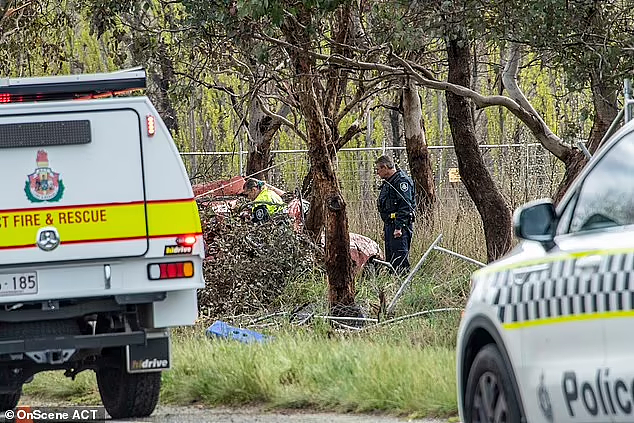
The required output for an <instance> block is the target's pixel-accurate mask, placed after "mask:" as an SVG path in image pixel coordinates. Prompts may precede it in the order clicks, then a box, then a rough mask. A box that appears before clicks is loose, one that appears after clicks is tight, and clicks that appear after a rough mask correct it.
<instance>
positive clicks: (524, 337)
mask: <svg viewBox="0 0 634 423" xmlns="http://www.w3.org/2000/svg"><path fill="white" fill-rule="evenodd" d="M633 103H634V101H632V100H627V105H626V112H625V124H624V125H623V126H622V127H621V128H620V129H619V130H618V131H617V132H616V133H615V134H614V135H613V136H612V137H611V138H610V140H609V141H607V142H606V143H605V145H604V146H603V147H602V148H601V149H600V150H599V151H598V152H597V153H596V154H595V156H593V157H592V159H591V160H590V161H589V163H588V165H587V166H586V168H585V169H584V171H583V172H582V174H581V175H580V176H579V177H578V178H577V179H576V181H575V182H574V184H573V185H572V186H571V188H570V189H569V191H568V192H567V194H566V196H565V197H564V198H563V199H562V201H561V202H560V204H559V205H558V206H557V207H555V206H554V205H553V203H552V202H551V201H549V200H539V201H535V202H532V203H529V204H526V205H525V206H523V207H521V208H520V209H518V210H517V211H516V212H515V215H514V230H515V234H516V236H517V237H518V238H520V239H521V240H522V242H521V243H520V244H519V245H518V246H517V248H516V249H515V250H514V251H512V252H511V253H510V254H509V255H508V256H507V257H505V258H503V259H501V260H499V261H497V262H495V263H492V264H490V265H489V266H487V267H484V268H482V269H480V270H479V271H477V272H475V273H474V274H473V276H472V279H471V284H472V287H471V289H472V290H471V295H470V298H469V301H468V303H467V306H466V309H465V314H464V316H463V319H462V322H461V324H460V329H459V335H458V346H457V385H458V403H459V411H460V416H461V419H462V422H464V423H472V422H478V423H480V422H482V423H483V422H487V423H493V422H510V423H515V422H518V423H519V422H530V423H540V422H544V423H563V422H584V423H587V422H634V337H633V336H632V333H633V331H634V121H633V120H632V119H631V117H632V110H631V109H632V104H633ZM628 108H629V110H627V109H628Z"/></svg>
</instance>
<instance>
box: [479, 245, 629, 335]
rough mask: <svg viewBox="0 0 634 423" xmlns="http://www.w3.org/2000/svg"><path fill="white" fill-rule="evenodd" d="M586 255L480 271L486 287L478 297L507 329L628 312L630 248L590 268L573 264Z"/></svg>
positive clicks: (602, 259) (607, 256)
mask: <svg viewBox="0 0 634 423" xmlns="http://www.w3.org/2000/svg"><path fill="white" fill-rule="evenodd" d="M587 257H588V256H587V255H586V256H584V257H575V256H574V255H567V256H565V257H562V259H561V260H558V261H552V262H544V263H537V264H535V263H531V264H529V265H527V266H524V267H514V268H511V269H508V268H506V269H500V270H499V271H498V272H494V273H489V274H484V275H482V276H481V278H482V280H481V281H482V282H484V283H487V284H488V285H489V286H490V289H489V290H487V294H486V298H484V299H483V300H484V302H486V303H488V304H491V305H493V306H495V307H496V308H497V315H498V319H499V321H500V323H502V325H503V326H504V327H505V328H506V329H516V328H520V327H527V326H532V325H539V324H544V323H556V322H558V321H567V320H582V319H591V318H602V317H611V316H610V315H613V316H614V317H617V316H622V315H625V314H626V313H629V312H632V310H634V283H631V282H630V279H631V278H632V276H631V275H632V273H633V272H634V252H628V253H621V254H605V255H602V256H601V257H600V258H599V260H600V262H598V263H597V265H598V267H597V268H595V269H592V271H590V270H589V269H587V268H580V267H578V266H577V264H578V263H579V262H580V261H582V260H584V259H587ZM633 315H634V313H633Z"/></svg>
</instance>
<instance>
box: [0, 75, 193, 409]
mask: <svg viewBox="0 0 634 423" xmlns="http://www.w3.org/2000/svg"><path fill="white" fill-rule="evenodd" d="M145 84H146V75H145V71H144V70H142V69H131V70H127V71H121V72H114V73H104V74H92V75H72V76H55V77H42V78H18V79H10V78H7V79H0V181H2V191H1V194H0V409H1V410H8V409H11V408H13V407H15V406H16V404H17V403H18V401H19V398H20V395H21V391H22V385H23V384H24V383H27V382H29V381H30V380H32V378H33V376H34V375H35V374H36V373H38V372H41V371H46V370H60V369H61V370H65V375H66V376H69V377H74V376H75V375H77V374H78V373H79V372H81V371H84V370H93V371H95V373H96V377H97V383H98V386H99V392H100V394H101V398H102V401H103V404H104V406H105V408H106V410H107V411H108V413H109V414H110V415H111V416H112V417H114V418H126V417H134V416H147V415H149V414H151V413H152V411H153V410H154V408H155V406H156V403H157V401H158V396H159V390H160V386H161V371H162V370H165V369H168V368H169V367H170V364H171V363H170V362H171V356H170V329H169V328H170V327H174V326H181V325H191V324H193V323H194V321H195V320H196V318H197V297H196V291H197V289H199V288H202V287H203V286H204V280H203V275H202V259H203V256H204V250H203V239H202V234H201V224H200V219H199V216H198V209H197V205H196V202H195V201H194V199H193V193H192V188H191V185H190V182H189V179H188V176H187V173H186V171H185V167H184V166H183V163H182V161H181V158H180V155H179V153H178V150H177V149H176V146H175V144H174V141H173V140H172V137H171V136H170V133H169V131H168V129H167V128H166V126H165V124H164V123H163V121H162V120H161V118H160V117H159V115H158V113H157V111H156V110H155V108H154V107H153V106H152V104H151V102H150V101H149V99H148V98H147V97H145V96H141V95H138V96H135V95H124V94H131V93H132V94H134V93H135V92H137V91H138V90H142V89H144V88H145Z"/></svg>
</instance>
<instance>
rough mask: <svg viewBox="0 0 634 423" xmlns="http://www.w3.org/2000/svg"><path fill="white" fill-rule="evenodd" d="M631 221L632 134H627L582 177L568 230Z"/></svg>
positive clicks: (633, 189)
mask: <svg viewBox="0 0 634 423" xmlns="http://www.w3.org/2000/svg"><path fill="white" fill-rule="evenodd" d="M631 224H634V133H629V134H627V135H626V136H625V137H624V138H622V139H621V140H620V141H619V142H618V144H616V145H614V146H613V147H612V148H611V149H610V151H608V152H607V153H606V154H605V156H603V157H602V158H601V160H600V161H599V162H598V163H597V164H596V165H595V166H594V168H593V169H592V170H591V171H590V173H589V174H588V176H586V178H585V180H584V181H583V184H582V186H581V190H580V192H579V198H578V201H577V204H576V207H575V210H574V214H573V216H572V220H571V222H570V232H581V231H589V230H594V229H602V228H609V227H614V226H622V225H631Z"/></svg>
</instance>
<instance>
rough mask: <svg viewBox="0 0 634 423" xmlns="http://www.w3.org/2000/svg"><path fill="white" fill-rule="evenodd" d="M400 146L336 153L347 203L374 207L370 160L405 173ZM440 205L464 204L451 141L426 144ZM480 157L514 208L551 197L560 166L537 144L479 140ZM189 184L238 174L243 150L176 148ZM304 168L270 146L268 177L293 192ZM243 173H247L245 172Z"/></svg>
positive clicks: (301, 158)
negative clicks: (382, 158) (387, 159)
mask: <svg viewBox="0 0 634 423" xmlns="http://www.w3.org/2000/svg"><path fill="white" fill-rule="evenodd" d="M404 150H405V149H404V147H386V148H385V149H383V148H380V147H378V148H346V149H342V150H340V151H339V153H338V155H337V160H338V163H337V169H338V170H337V174H338V176H339V179H340V182H341V186H342V189H343V193H344V196H345V199H346V202H347V203H348V205H349V207H351V208H352V209H354V210H359V211H362V210H373V209H374V205H375V200H376V196H377V194H378V188H379V186H380V180H379V179H378V177H377V176H376V173H375V172H374V160H375V159H376V158H377V157H378V156H379V155H381V154H383V153H384V152H385V154H389V155H391V156H392V157H393V158H394V160H395V162H396V163H397V164H398V166H399V167H401V168H403V169H405V170H406V171H407V172H408V173H409V166H408V163H407V154H406V152H405V151H404ZM429 151H430V157H431V161H432V170H433V173H434V179H435V185H436V193H437V195H438V199H439V203H440V207H456V206H461V207H468V204H469V203H470V199H469V196H468V194H467V192H466V189H465V188H464V185H463V184H462V182H461V178H465V177H468V175H460V174H459V173H458V161H457V158H456V155H455V151H454V148H453V146H431V147H429ZM480 151H481V153H482V157H483V159H484V161H485V164H486V166H487V168H488V169H489V172H490V173H491V175H492V176H493V179H494V181H495V183H496V184H497V186H498V188H499V189H500V191H501V192H502V194H503V195H504V197H505V198H506V199H507V202H508V203H509V205H510V206H511V207H512V208H513V209H514V208H515V207H517V206H518V205H520V204H522V203H525V202H527V201H530V200H533V199H536V198H541V197H550V196H552V195H553V194H554V192H555V190H556V189H557V186H558V184H559V181H560V180H561V178H562V176H563V171H564V167H563V165H562V163H561V162H559V161H558V160H557V159H556V158H555V157H554V156H553V155H552V154H550V153H549V152H548V151H547V150H546V149H544V147H543V146H542V145H541V144H537V143H534V144H530V143H526V144H505V145H482V146H481V147H480ZM181 154H182V156H183V159H184V162H185V165H186V167H187V170H188V172H189V175H190V177H191V179H192V182H193V183H199V182H209V181H213V180H219V179H229V178H231V177H232V176H236V175H243V174H244V170H243V169H244V168H245V167H246V158H247V153H246V152H239V151H235V152H187V153H181ZM307 172H308V155H307V152H306V150H274V151H272V153H271V166H270V169H269V170H268V178H267V179H268V180H267V182H268V183H270V184H272V185H275V186H277V187H278V188H280V189H283V190H285V191H290V192H294V191H297V190H298V189H299V188H300V187H301V186H302V182H303V178H304V177H305V176H306V173H307ZM246 176H248V175H246Z"/></svg>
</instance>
